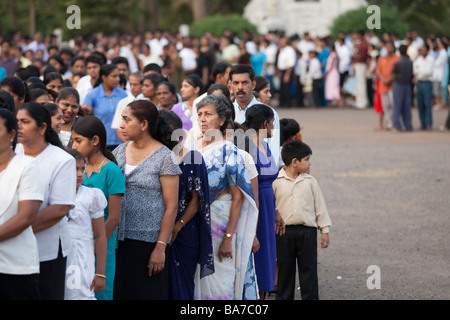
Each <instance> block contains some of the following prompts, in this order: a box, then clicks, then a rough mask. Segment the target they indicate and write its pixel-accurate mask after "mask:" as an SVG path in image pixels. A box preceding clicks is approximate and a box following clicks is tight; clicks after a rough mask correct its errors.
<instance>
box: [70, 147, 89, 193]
mask: <svg viewBox="0 0 450 320" xmlns="http://www.w3.org/2000/svg"><path fill="white" fill-rule="evenodd" d="M66 151H67V152H68V153H69V154H71V155H72V156H73V157H74V158H75V166H76V168H77V189H78V188H79V187H80V186H81V185H82V184H83V181H84V171H85V169H86V158H85V157H84V156H83V155H82V154H81V153H80V152H78V151H77V150H75V149H69V148H67V149H66Z"/></svg>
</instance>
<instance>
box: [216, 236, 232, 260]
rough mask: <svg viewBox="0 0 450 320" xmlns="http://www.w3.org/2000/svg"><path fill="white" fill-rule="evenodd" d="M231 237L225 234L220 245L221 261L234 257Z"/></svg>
mask: <svg viewBox="0 0 450 320" xmlns="http://www.w3.org/2000/svg"><path fill="white" fill-rule="evenodd" d="M231 242H232V241H231V238H227V237H226V236H225V235H224V237H223V239H222V243H221V244H220V247H219V253H218V256H219V261H220V262H222V259H223V258H230V259H232V258H233V253H232V251H231V248H232V245H231Z"/></svg>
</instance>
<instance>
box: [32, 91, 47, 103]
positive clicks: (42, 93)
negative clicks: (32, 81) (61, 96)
mask: <svg viewBox="0 0 450 320" xmlns="http://www.w3.org/2000/svg"><path fill="white" fill-rule="evenodd" d="M41 96H48V91H47V90H44V89H41V88H34V89H31V90H30V101H36V99H37V98H39V97H41Z"/></svg>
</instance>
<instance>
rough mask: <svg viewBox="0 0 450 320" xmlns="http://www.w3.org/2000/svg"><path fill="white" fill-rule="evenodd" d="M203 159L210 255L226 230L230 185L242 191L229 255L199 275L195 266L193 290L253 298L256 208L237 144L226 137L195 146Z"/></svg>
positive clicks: (207, 296)
mask: <svg viewBox="0 0 450 320" xmlns="http://www.w3.org/2000/svg"><path fill="white" fill-rule="evenodd" d="M199 151H200V152H201V153H202V155H203V158H204V160H205V164H206V168H207V172H208V183H209V191H210V201H211V206H210V210H211V235H212V243H213V253H214V257H217V254H218V251H219V247H220V244H221V242H222V239H223V236H224V234H225V232H226V228H227V225H228V220H229V216H230V209H231V204H232V198H231V194H229V193H226V190H227V189H228V188H229V187H230V186H233V185H236V186H238V187H239V189H240V190H241V192H242V193H243V195H244V203H243V204H242V209H241V213H240V216H239V220H238V224H237V227H236V230H235V233H234V235H233V238H232V243H233V257H232V258H231V259H230V258H224V259H222V262H220V261H219V259H215V260H214V268H215V272H214V273H213V274H211V275H209V276H206V277H204V278H201V279H200V275H199V272H198V270H197V273H196V278H195V294H194V298H195V299H197V300H257V299H258V289H257V283H256V276H255V269H254V262H253V254H252V244H253V239H254V237H255V233H256V224H257V218H258V209H257V207H256V203H255V200H254V197H253V191H252V187H251V184H250V178H249V175H248V172H247V168H246V166H245V163H244V160H243V158H242V157H241V155H240V154H239V153H238V150H237V147H236V146H235V145H234V144H232V143H231V142H228V141H219V142H214V143H212V144H210V145H208V146H207V147H205V148H203V149H200V150H199Z"/></svg>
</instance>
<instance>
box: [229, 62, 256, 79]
mask: <svg viewBox="0 0 450 320" xmlns="http://www.w3.org/2000/svg"><path fill="white" fill-rule="evenodd" d="M243 73H248V75H249V76H250V80H251V81H254V80H255V70H253V67H252V66H251V65H248V64H237V65H235V66H233V67H232V68H231V70H230V76H229V79H230V80H232V79H233V75H235V74H243Z"/></svg>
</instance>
